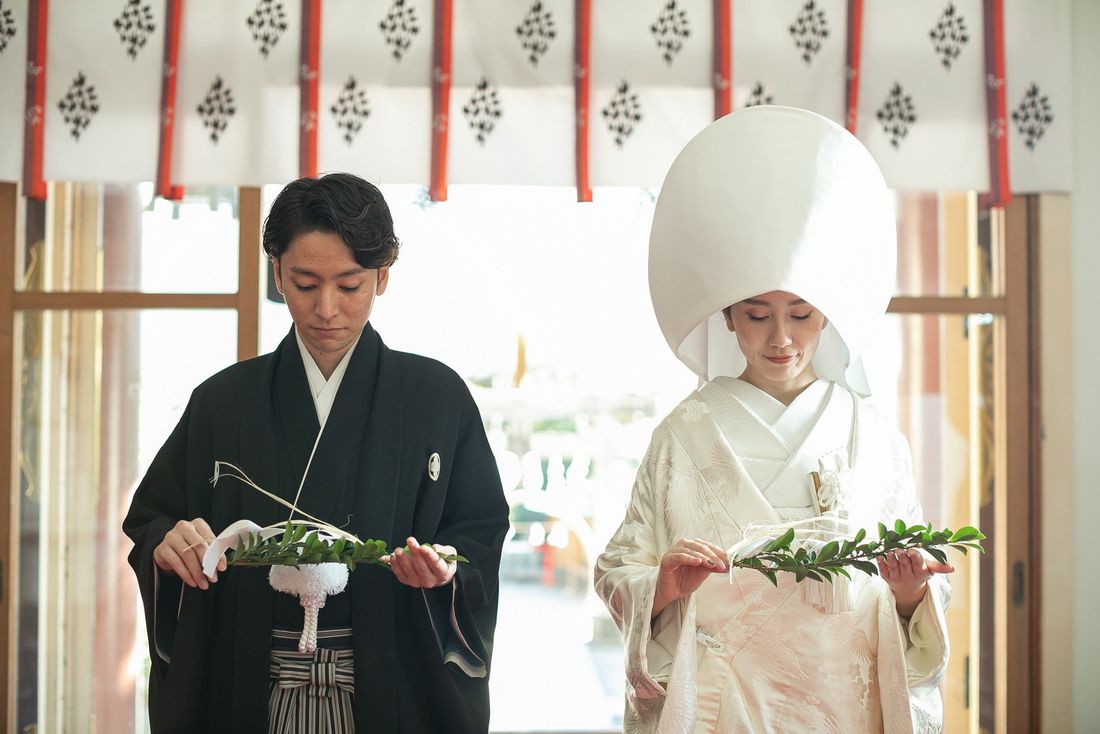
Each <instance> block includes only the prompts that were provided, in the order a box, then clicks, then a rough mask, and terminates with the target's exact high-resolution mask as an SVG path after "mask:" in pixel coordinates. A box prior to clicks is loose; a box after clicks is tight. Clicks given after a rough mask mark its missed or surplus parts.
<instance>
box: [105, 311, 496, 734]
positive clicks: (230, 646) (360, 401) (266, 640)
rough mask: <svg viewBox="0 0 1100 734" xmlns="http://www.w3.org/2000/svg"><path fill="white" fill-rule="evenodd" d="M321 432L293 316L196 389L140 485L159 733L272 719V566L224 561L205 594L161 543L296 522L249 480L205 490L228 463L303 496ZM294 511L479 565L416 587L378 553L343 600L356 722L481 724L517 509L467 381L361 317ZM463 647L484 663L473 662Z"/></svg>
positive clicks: (133, 518)
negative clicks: (174, 531)
mask: <svg viewBox="0 0 1100 734" xmlns="http://www.w3.org/2000/svg"><path fill="white" fill-rule="evenodd" d="M317 431H318V421H317V414H316V410H315V407H314V404H313V399H312V395H311V394H310V391H309V387H308V384H307V380H306V375H305V370H304V367H303V364H302V357H301V354H300V352H299V348H298V345H297V343H296V340H295V336H294V332H293V330H291V332H290V334H289V335H288V336H287V337H286V338H285V339H284V340H283V342H282V344H281V345H280V346H279V348H278V349H277V350H276V351H274V352H273V353H271V354H266V355H263V356H261V357H257V358H255V359H251V360H248V361H245V362H241V363H239V364H236V365H234V366H232V367H230V368H228V369H226V370H224V371H222V372H220V373H218V374H217V375H214V376H213V377H211V378H210V379H208V380H207V381H206V382H204V383H203V384H202V385H200V386H199V387H198V388H196V389H195V391H194V392H193V393H192V395H191V400H190V402H189V403H188V406H187V409H186V410H185V411H184V414H183V417H182V418H181V419H180V422H179V424H178V425H177V426H176V428H175V430H174V431H173V432H172V435H171V436H170V437H169V438H168V441H167V442H166V443H165V444H164V446H163V447H162V448H161V450H160V452H159V453H158V454H157V456H156V458H155V459H154V460H153V463H152V465H151V466H150V467H149V471H148V473H147V474H146V475H145V477H144V479H143V480H142V482H141V484H140V485H139V486H138V489H137V492H136V494H135V496H134V500H133V504H132V505H131V507H130V511H129V513H128V514H127V516H126V519H125V521H124V523H123V529H124V531H125V532H126V534H127V535H128V536H129V537H130V538H131V539H132V540H133V541H134V550H133V551H132V552H131V553H130V564H131V565H132V566H133V568H134V571H135V572H136V573H137V578H138V582H139V585H140V587H141V595H142V600H143V602H144V606H145V617H146V622H147V626H148V633H149V641H150V649H151V650H153V652H152V654H151V657H152V661H153V665H152V671H151V672H150V681H149V689H150V698H149V714H150V719H151V722H152V730H153V731H154V732H158V733H160V732H188V733H193V732H234V733H236V734H244V733H247V732H266V731H267V728H266V727H267V705H268V696H269V687H270V676H269V651H270V648H271V630H272V620H273V615H274V610H275V608H276V600H275V598H274V597H275V596H276V594H277V592H275V591H273V590H272V588H271V587H270V585H269V584H268V581H267V570H266V569H256V568H233V567H230V568H229V569H228V570H227V571H225V572H222V573H221V574H219V580H218V582H217V583H215V584H211V585H210V588H209V589H208V590H207V591H203V590H201V589H192V588H189V587H185V586H184V585H183V584H182V582H180V581H179V580H178V579H177V578H176V577H175V576H173V575H165V574H159V573H158V571H157V570H156V566H155V564H154V562H153V549H154V548H155V547H156V546H157V545H158V544H159V543H160V542H161V540H162V539H163V538H164V535H165V534H166V533H167V532H168V530H170V529H171V528H172V527H173V525H174V524H175V523H176V522H177V521H178V520H180V519H185V520H192V519H194V518H197V517H201V518H204V519H206V520H207V522H209V523H210V526H211V528H212V529H213V530H214V532H215V533H219V532H221V531H222V530H223V529H224V528H225V527H226V526H227V525H229V524H230V523H232V522H234V521H236V520H240V519H242V518H245V519H249V520H252V521H254V522H256V523H258V524H260V525H268V524H271V523H275V522H278V521H280V520H285V519H286V518H287V515H288V511H287V510H286V509H285V508H284V507H282V506H280V505H279V504H277V503H276V502H274V501H272V500H271V499H270V498H267V497H265V496H263V495H262V494H260V493H259V492H256V491H254V490H253V489H250V488H248V487H245V486H243V485H241V484H239V483H237V482H234V481H233V480H225V479H222V480H221V481H219V482H218V485H217V486H216V487H215V486H211V483H210V479H211V476H212V475H213V470H214V462H215V460H222V461H229V462H232V463H234V464H236V465H237V466H239V467H240V468H241V469H243V470H244V471H245V472H246V473H248V474H249V475H250V476H251V477H252V479H253V480H254V481H255V482H256V483H257V484H258V485H259V486H261V487H264V488H265V489H268V490H269V491H273V492H278V493H279V494H280V495H281V496H283V497H284V498H287V499H288V500H292V499H293V497H294V495H295V493H296V492H297V489H298V484H299V482H300V481H301V477H302V473H303V471H304V469H305V465H306V461H307V459H308V457H309V453H310V450H311V449H312V447H313V443H314V440H315V439H316V436H317ZM433 454H438V457H439V458H438V460H437V461H436V462H433V463H435V464H436V466H433V470H432V471H429V462H430V460H431V457H432V455H433ZM433 477H434V478H433ZM273 488H274V489H273ZM299 507H300V508H301V509H302V510H303V511H305V512H307V513H310V514H312V515H315V516H317V517H319V518H321V519H323V520H325V521H327V522H329V523H331V524H333V525H337V526H342V527H344V528H346V529H347V530H349V531H350V532H353V533H355V534H356V535H357V536H359V537H360V538H364V539H366V538H375V539H383V540H385V541H386V542H387V543H388V544H390V546H391V547H397V546H401V545H404V543H405V539H406V538H407V537H409V536H414V537H416V538H417V539H418V540H421V541H423V542H427V543H439V544H445V545H452V546H454V547H455V548H456V549H457V550H458V552H459V553H460V554H462V555H464V556H466V558H468V559H469V561H470V562H469V563H460V564H458V570H457V573H456V575H455V580H454V582H453V584H450V585H447V586H444V587H441V588H438V589H431V590H420V589H413V588H410V587H407V586H405V585H403V584H401V583H399V582H398V581H397V580H396V579H395V578H394V576H393V574H392V572H390V570H389V569H387V568H384V567H380V566H360V567H357V568H356V570H355V571H354V572H353V573H352V574H351V579H350V580H349V583H348V588H347V591H345V592H344V595H342V596H344V597H345V599H344V600H340V604H346V605H347V606H348V607H350V622H351V626H352V628H353V630H354V635H353V649H354V660H355V694H354V713H355V724H356V731H360V732H368V731H369V732H372V733H374V732H399V731H400V732H485V731H486V730H487V729H488V725H489V691H488V665H489V661H490V656H491V654H492V644H493V630H494V626H495V624H496V611H497V581H498V578H497V574H498V568H499V564H500V553H501V548H502V545H503V540H504V536H505V532H506V530H507V528H508V507H507V504H506V502H505V500H504V496H503V492H502V490H501V485H500V478H499V475H498V473H497V468H496V462H495V460H494V458H493V454H492V452H491V450H490V449H489V445H488V442H487V441H486V438H485V432H484V429H483V427H482V424H481V418H480V415H479V413H478V409H477V406H476V405H475V404H474V401H473V399H472V397H471V396H470V393H469V391H468V390H467V388H466V385H465V383H463V381H462V380H461V378H459V376H458V375H457V374H455V373H454V372H453V371H452V370H450V369H449V368H447V367H445V366H444V365H442V364H440V363H439V362H436V361H434V360H431V359H427V358H425V357H420V356H417V355H413V354H405V353H401V352H394V351H391V350H389V349H388V348H387V347H386V346H385V345H384V344H383V343H382V341H381V339H379V337H378V335H377V333H376V332H375V331H374V330H373V329H372V328H371V326H370V325H369V324H368V325H367V326H366V328H365V329H364V331H363V335H362V337H361V338H360V341H359V344H358V345H357V346H356V348H355V351H354V352H353V353H352V355H351V359H350V362H349V365H348V368H347V372H346V373H345V375H344V378H343V381H342V382H341V384H340V388H339V391H338V393H337V395H336V399H335V402H334V404H333V406H332V412H331V413H330V414H329V417H328V421H327V423H326V426H325V430H324V432H323V433H322V435H321V439H320V443H319V444H318V446H317V452H316V455H315V456H314V459H313V463H312V466H311V467H310V470H309V476H308V478H307V480H306V483H305V485H304V487H303V489H302V493H301V498H300V500H299ZM283 596H285V595H283ZM337 599H339V597H332V598H330V605H332V606H333V607H334V608H339V604H338V603H336V600H337ZM158 600H159V601H158ZM287 600H288V601H290V602H292V603H293V604H296V603H297V602H296V601H294V600H293V599H291V598H290V597H287ZM279 603H280V604H282V602H281V601H280V602H279ZM346 608H347V607H345V609H346ZM324 611H325V610H322V615H323V614H324ZM322 624H324V617H323V616H322ZM454 660H459V661H465V662H466V666H465V669H466V670H467V671H469V670H470V665H471V664H472V665H473V666H474V667H475V668H476V667H478V664H479V663H481V664H483V667H484V670H483V671H481V672H477V671H475V672H474V676H471V675H468V674H467V673H466V672H463V670H462V669H460V666H459V665H456V664H454V663H453V662H448V661H454ZM478 675H480V676H481V677H477V676H478Z"/></svg>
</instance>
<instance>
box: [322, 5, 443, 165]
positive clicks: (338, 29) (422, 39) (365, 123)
mask: <svg viewBox="0 0 1100 734" xmlns="http://www.w3.org/2000/svg"><path fill="white" fill-rule="evenodd" d="M434 20H435V19H434V10H433V3H432V0H402V1H401V2H390V1H388V0H379V1H374V2H364V1H363V0H325V2H324V3H323V5H322V8H321V39H322V40H321V98H320V105H319V110H318V120H317V138H318V140H317V145H318V168H319V170H320V171H321V172H325V171H350V172H352V173H355V174H357V175H360V176H363V177H364V178H366V179H368V180H370V181H373V182H375V183H418V184H423V185H427V183H428V179H429V176H430V174H431V136H432V90H431V80H432V27H433V23H434Z"/></svg>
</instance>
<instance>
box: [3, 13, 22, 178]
mask: <svg viewBox="0 0 1100 734" xmlns="http://www.w3.org/2000/svg"><path fill="white" fill-rule="evenodd" d="M26 68H27V0H20V1H18V2H10V1H8V0H5V1H4V2H0V97H2V98H3V99H4V100H7V102H6V103H5V104H4V105H3V106H0V180H2V181H18V180H19V178H20V177H21V176H22V175H23V114H24V107H23V96H24V93H25V87H26V78H25V76H24V74H25V73H26Z"/></svg>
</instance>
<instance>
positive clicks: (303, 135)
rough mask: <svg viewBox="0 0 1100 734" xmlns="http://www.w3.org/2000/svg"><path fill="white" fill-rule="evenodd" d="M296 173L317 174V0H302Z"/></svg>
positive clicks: (318, 52) (319, 40)
mask: <svg viewBox="0 0 1100 734" xmlns="http://www.w3.org/2000/svg"><path fill="white" fill-rule="evenodd" d="M300 54H301V64H300V67H299V68H300V72H299V73H300V75H301V79H300V80H299V83H298V89H299V102H298V107H299V114H300V115H301V118H300V125H301V129H300V130H299V131H298V175H299V176H311V177H312V176H316V175H317V126H318V124H319V122H320V118H319V116H318V106H319V103H320V98H321V0H302V39H301V44H300Z"/></svg>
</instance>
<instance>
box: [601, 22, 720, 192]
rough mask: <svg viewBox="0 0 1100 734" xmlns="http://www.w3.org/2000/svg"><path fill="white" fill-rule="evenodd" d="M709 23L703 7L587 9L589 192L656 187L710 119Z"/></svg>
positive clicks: (711, 57)
mask: <svg viewBox="0 0 1100 734" xmlns="http://www.w3.org/2000/svg"><path fill="white" fill-rule="evenodd" d="M712 22H713V3H712V2H710V0H681V1H680V2H672V1H670V0H599V2H594V3H593V4H592V56H591V62H592V67H591V78H592V86H591V90H590V93H591V97H590V103H589V111H588V140H589V143H588V145H589V155H590V171H591V176H592V185H593V186H642V187H657V186H660V185H661V184H662V183H663V182H664V178H665V174H666V173H667V172H668V169H669V166H671V165H672V161H673V160H674V159H675V158H676V155H677V154H678V153H679V152H680V150H681V149H682V148H683V147H684V145H685V144H687V142H688V141H689V140H690V139H691V138H692V137H693V136H694V135H695V134H696V133H698V132H699V131H700V130H702V129H703V128H704V127H706V126H707V124H708V123H710V122H711V121H712V120H713V119H714V86H713V76H714V52H713V48H714V34H713V30H712V29H713V26H712ZM736 73H737V70H736V69H734V75H736Z"/></svg>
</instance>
